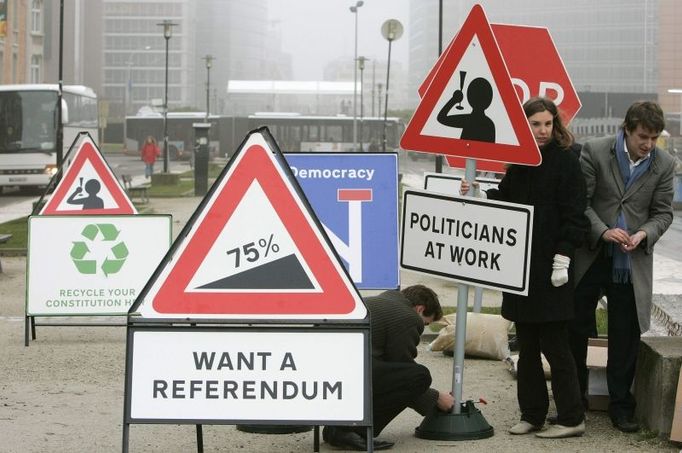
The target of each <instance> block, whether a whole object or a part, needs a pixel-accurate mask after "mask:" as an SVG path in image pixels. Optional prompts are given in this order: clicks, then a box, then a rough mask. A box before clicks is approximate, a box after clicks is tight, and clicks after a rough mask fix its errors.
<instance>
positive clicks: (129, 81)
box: [123, 46, 152, 151]
mask: <svg viewBox="0 0 682 453" xmlns="http://www.w3.org/2000/svg"><path fill="white" fill-rule="evenodd" d="M151 48H152V46H144V48H142V49H139V50H135V51H133V52H131V53H130V55H129V59H128V61H127V62H126V66H127V67H128V75H127V77H126V87H125V94H124V95H123V150H124V151H126V150H127V149H128V126H127V122H126V116H127V115H128V110H129V108H128V106H129V105H130V104H132V100H133V92H132V86H133V63H134V62H133V57H134V56H135V54H136V53H138V52H139V51H141V50H149V49H151Z"/></svg>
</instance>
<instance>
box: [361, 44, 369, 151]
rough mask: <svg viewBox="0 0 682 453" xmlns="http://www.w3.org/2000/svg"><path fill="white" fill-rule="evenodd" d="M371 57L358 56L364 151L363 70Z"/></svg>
mask: <svg viewBox="0 0 682 453" xmlns="http://www.w3.org/2000/svg"><path fill="white" fill-rule="evenodd" d="M368 60H369V58H365V57H358V67H359V68H360V151H362V150H363V149H362V143H363V140H364V137H365V136H364V130H365V127H364V123H363V121H364V117H365V102H364V96H363V94H364V91H365V79H364V77H363V71H364V70H365V61H368Z"/></svg>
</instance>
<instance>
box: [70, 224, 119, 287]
mask: <svg viewBox="0 0 682 453" xmlns="http://www.w3.org/2000/svg"><path fill="white" fill-rule="evenodd" d="M119 233H120V231H119V230H117V229H116V226H115V225H112V224H110V223H98V224H89V225H86V227H85V228H83V231H82V232H81V236H82V238H84V239H86V240H81V241H74V242H73V247H71V260H72V261H73V264H75V265H76V269H78V272H80V273H81V274H96V273H97V260H96V259H92V258H91V257H89V256H88V254H89V253H90V248H89V247H88V243H90V244H91V245H92V243H94V242H95V239H97V238H98V236H99V238H100V239H99V240H100V241H103V242H111V243H112V245H111V247H110V249H109V250H110V251H111V254H112V255H113V258H112V257H111V256H109V254H108V253H107V256H106V257H105V258H104V261H103V262H102V265H101V266H100V268H101V269H102V272H104V275H105V276H106V277H108V276H109V275H111V274H115V273H116V272H118V271H120V270H121V268H122V267H123V263H125V261H126V258H127V257H128V247H126V245H125V243H124V242H123V241H120V242H118V243H117V244H114V242H115V241H116V238H118V235H119Z"/></svg>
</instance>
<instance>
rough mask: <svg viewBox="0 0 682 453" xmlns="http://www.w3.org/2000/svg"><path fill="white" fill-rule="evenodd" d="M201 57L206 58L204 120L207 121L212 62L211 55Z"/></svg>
mask: <svg viewBox="0 0 682 453" xmlns="http://www.w3.org/2000/svg"><path fill="white" fill-rule="evenodd" d="M203 59H204V60H206V122H207V123H208V116H209V115H210V112H211V109H210V104H209V93H210V91H211V65H212V64H213V55H206V56H205V57H204V58H203Z"/></svg>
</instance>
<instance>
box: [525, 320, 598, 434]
mask: <svg viewBox="0 0 682 453" xmlns="http://www.w3.org/2000/svg"><path fill="white" fill-rule="evenodd" d="M516 338H517V339H518V342H519V363H518V370H517V381H518V382H517V397H518V400H519V407H520V408H521V420H525V421H527V422H528V423H530V424H532V425H535V426H542V425H543V424H544V422H545V418H546V417H547V411H548V410H549V396H548V394H547V384H546V382H545V374H544V371H543V369H542V359H541V357H540V353H541V352H542V353H543V354H544V355H545V358H546V359H547V361H548V362H549V366H550V368H551V370H552V394H553V396H554V403H555V405H556V409H557V423H558V424H560V425H564V426H576V425H579V424H580V423H581V422H582V421H583V420H584V418H585V410H584V408H583V405H582V401H581V399H580V386H579V385H578V378H577V375H576V370H575V363H574V361H573V355H572V354H571V349H570V347H569V343H568V327H567V322H566V321H555V322H545V323H522V322H516Z"/></svg>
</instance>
